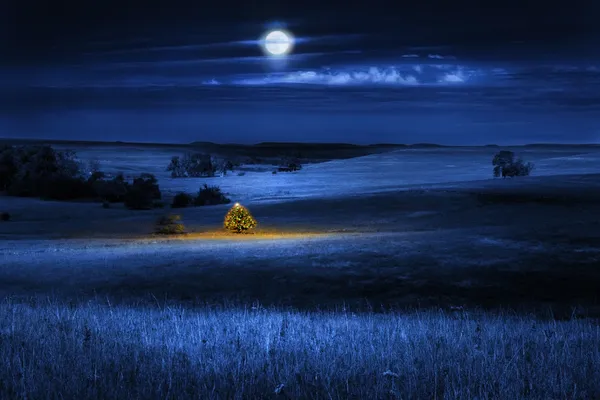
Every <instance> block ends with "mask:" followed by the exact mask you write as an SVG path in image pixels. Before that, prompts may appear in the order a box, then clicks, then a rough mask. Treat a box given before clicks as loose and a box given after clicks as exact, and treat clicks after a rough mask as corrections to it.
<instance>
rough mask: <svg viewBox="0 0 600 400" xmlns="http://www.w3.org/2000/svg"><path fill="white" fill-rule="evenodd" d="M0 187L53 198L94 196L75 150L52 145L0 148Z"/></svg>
mask: <svg viewBox="0 0 600 400" xmlns="http://www.w3.org/2000/svg"><path fill="white" fill-rule="evenodd" d="M0 190H4V191H6V192H7V193H8V194H9V195H12V196H23V197H40V198H45V199H53V200H72V199H81V198H90V197H93V196H94V191H93V189H92V188H91V187H90V185H89V184H88V182H87V181H86V179H84V178H83V176H82V173H81V163H80V162H79V161H78V160H77V158H76V155H75V152H73V151H70V150H64V151H58V150H55V149H53V148H52V147H51V146H4V147H2V148H0Z"/></svg>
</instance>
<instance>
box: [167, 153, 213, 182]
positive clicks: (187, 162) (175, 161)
mask: <svg viewBox="0 0 600 400" xmlns="http://www.w3.org/2000/svg"><path fill="white" fill-rule="evenodd" d="M213 161H214V159H213V157H211V155H210V154H205V153H186V154H184V155H183V157H182V158H179V157H178V156H176V157H173V158H172V159H171V163H170V164H169V166H168V167H167V171H171V177H173V178H182V177H195V178H197V177H212V176H215V172H216V171H217V166H216V165H215V164H214V163H213Z"/></svg>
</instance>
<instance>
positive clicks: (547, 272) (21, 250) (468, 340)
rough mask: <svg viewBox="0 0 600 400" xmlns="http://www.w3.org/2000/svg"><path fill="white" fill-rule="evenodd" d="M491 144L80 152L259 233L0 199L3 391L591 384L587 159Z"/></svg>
mask: <svg viewBox="0 0 600 400" xmlns="http://www.w3.org/2000/svg"><path fill="white" fill-rule="evenodd" d="M495 151H496V149H435V150H415V151H393V152H388V153H385V154H375V155H369V156H365V157H360V158H356V159H349V160H336V161H331V162H325V163H320V164H311V165H308V166H306V167H305V169H303V170H302V171H301V172H299V173H292V174H278V175H272V174H271V173H270V171H269V170H268V169H267V170H263V169H260V168H256V169H252V168H251V166H247V167H245V168H246V170H245V172H246V173H245V175H243V176H237V175H233V176H226V177H217V178H192V179H171V178H169V177H168V173H167V172H166V171H164V166H165V164H166V162H168V159H169V157H170V155H173V153H172V151H171V150H169V149H159V150H154V151H148V150H144V149H123V148H120V149H110V148H107V147H101V148H93V149H87V150H85V149H84V150H83V151H81V153H80V154H81V155H82V156H83V157H88V158H99V159H100V162H101V165H104V166H105V167H106V169H107V170H109V172H117V171H125V172H126V173H127V174H129V175H134V174H139V173H141V172H152V173H156V175H157V177H158V178H159V184H160V185H161V189H162V190H163V193H164V194H165V197H166V199H167V200H168V199H169V198H170V196H172V195H173V194H174V193H176V192H177V191H180V190H186V191H188V192H193V191H195V190H197V189H198V188H199V187H200V186H201V185H202V184H204V183H209V184H218V185H220V186H221V187H223V188H224V190H225V192H226V193H227V194H228V196H230V197H231V198H232V200H233V201H241V202H243V204H244V205H245V206H247V207H248V208H249V209H250V210H251V211H252V213H253V215H254V216H255V217H256V218H257V219H258V221H259V224H260V225H259V226H260V230H259V233H257V234H256V235H248V236H242V237H234V236H232V235H224V234H223V233H222V232H221V227H222V221H223V216H224V215H225V213H226V212H227V210H228V207H229V205H221V206H212V207H197V208H187V209H178V210H177V211H176V212H177V213H180V214H181V215H182V217H183V221H184V223H185V224H186V226H187V227H188V229H189V230H190V231H191V232H192V234H190V235H188V236H184V237H176V238H159V237H155V236H152V235H151V232H152V231H153V225H154V222H155V221H156V218H157V217H159V216H160V215H163V214H165V213H167V212H169V211H170V210H164V209H155V210H150V211H137V212H136V211H131V210H127V209H124V208H123V207H122V206H114V207H111V208H110V209H103V208H102V207H101V206H100V205H99V204H97V203H74V202H73V203H64V202H62V203H61V202H44V201H40V200H37V199H21V198H9V197H0V209H1V210H3V211H8V212H10V213H11V216H12V218H11V221H9V222H6V223H0V239H2V240H1V241H0V295H2V296H3V297H4V296H9V300H7V301H5V302H4V303H2V305H1V306H0V357H1V358H2V360H3V362H4V365H6V366H9V368H8V369H5V370H4V371H1V372H0V374H3V375H0V398H4V397H7V398H15V397H16V398H30V399H31V398H57V399H58V398H155V397H159V398H198V397H200V398H209V399H210V398H270V397H279V398H339V399H343V398H373V399H379V398H416V399H420V398H428V399H429V398H448V399H454V398H466V399H474V398H478V399H487V398H501V399H517V398H519V399H523V398H534V399H575V398H580V399H594V398H600V384H599V383H598V382H600V376H599V375H600V372H599V370H600V367H599V364H600V361H599V360H600V354H599V353H600V338H599V331H598V329H599V327H598V320H597V318H598V317H600V301H599V300H600V299H599V296H598V287H599V285H600V269H599V268H598V266H599V265H600V222H599V221H600V179H599V176H600V175H598V171H600V153H599V152H598V151H597V149H588V148H580V149H573V148H568V149H563V148H558V149H547V148H546V149H542V150H529V151H528V153H527V159H528V160H532V161H534V162H536V165H537V166H538V169H537V170H536V171H535V173H536V175H535V176H531V177H527V178H521V179H514V180H502V179H498V180H493V179H490V178H489V177H490V174H491V165H490V160H491V157H492V155H493V153H494V152H495ZM48 297H50V298H52V299H53V300H52V301H48V300H47V298H48ZM248 304H256V305H258V304H262V305H263V306H267V307H268V308H267V310H265V309H263V308H261V307H255V308H252V307H250V306H248V308H246V309H244V305H248ZM271 307H275V308H271ZM341 307H344V309H345V310H346V311H341ZM318 309H321V310H327V311H318ZM390 309H393V310H395V311H394V312H390V311H389V310H390ZM456 309H459V310H463V311H459V312H452V311H451V310H456ZM330 310H337V311H335V312H332V311H330ZM415 310H416V311H415ZM441 310H443V311H441ZM474 310H478V313H474ZM398 312H400V314H399V313H398ZM534 312H535V314H533V313H534ZM355 313H356V314H355ZM548 317H550V318H548ZM552 317H554V318H552ZM584 318H585V319H584ZM558 319H561V321H558ZM281 385H283V387H282V386H281ZM278 388H279V389H278Z"/></svg>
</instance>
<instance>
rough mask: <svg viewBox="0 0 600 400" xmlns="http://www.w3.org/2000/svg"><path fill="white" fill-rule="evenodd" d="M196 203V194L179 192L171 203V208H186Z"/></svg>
mask: <svg viewBox="0 0 600 400" xmlns="http://www.w3.org/2000/svg"><path fill="white" fill-rule="evenodd" d="M193 203H194V196H192V195H191V194H187V193H184V192H181V193H177V194H176V195H175V197H173V202H172V203H171V208H184V207H189V206H191V205H192V204H193Z"/></svg>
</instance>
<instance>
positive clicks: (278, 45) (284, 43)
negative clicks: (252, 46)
mask: <svg viewBox="0 0 600 400" xmlns="http://www.w3.org/2000/svg"><path fill="white" fill-rule="evenodd" d="M263 42H264V49H265V51H266V52H267V53H269V54H271V55H274V56H281V55H284V54H288V53H289V52H290V50H291V49H292V46H293V43H294V41H293V39H292V36H291V35H290V34H288V33H285V32H283V31H271V32H269V33H268V34H267V36H265V38H264V41H263Z"/></svg>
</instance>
